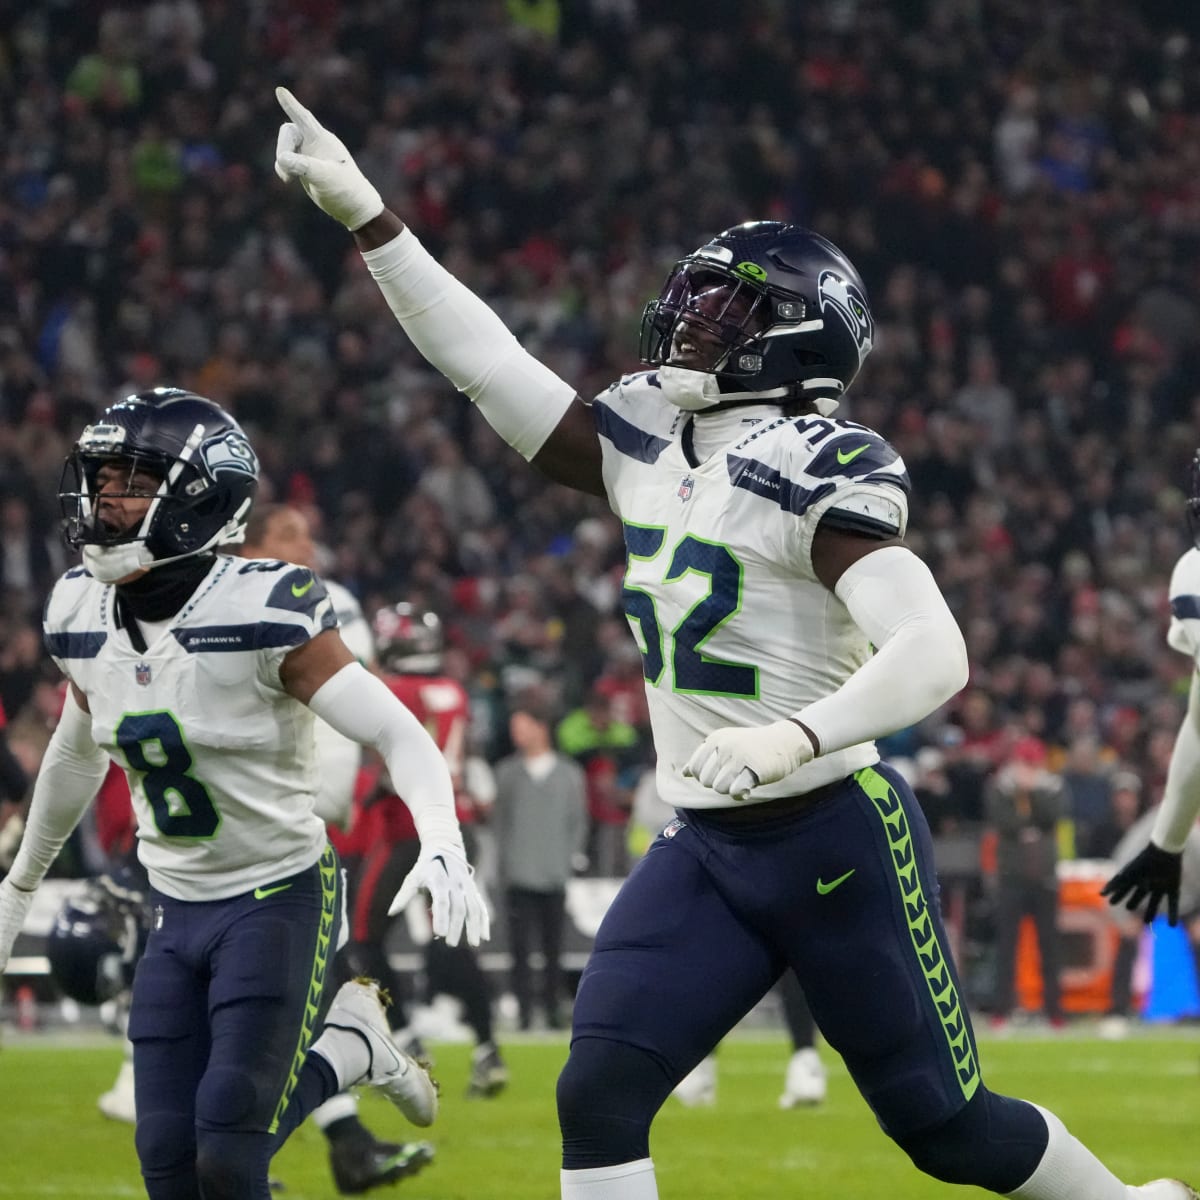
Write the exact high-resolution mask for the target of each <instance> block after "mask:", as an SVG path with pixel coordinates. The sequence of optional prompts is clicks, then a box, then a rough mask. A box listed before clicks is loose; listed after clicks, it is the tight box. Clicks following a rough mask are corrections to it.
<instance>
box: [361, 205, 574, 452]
mask: <svg viewBox="0 0 1200 1200" xmlns="http://www.w3.org/2000/svg"><path fill="white" fill-rule="evenodd" d="M363 261H364V262H365V263H366V264H367V268H368V269H369V270H370V272H371V274H372V276H374V279H375V282H376V283H377V284H378V285H379V290H380V291H381V292H382V293H383V297H384V299H385V300H386V301H387V302H388V307H389V308H390V309H391V310H392V312H393V313H394V314H395V317H396V320H397V321H399V322H400V325H401V327H402V328H403V329H404V332H405V333H407V334H408V336H409V338H410V339H411V340H412V343H413V345H414V346H416V348H417V349H418V350H419V351H420V352H421V354H422V355H423V356H424V357H425V359H426V360H427V361H428V362H429V363H431V364H432V365H433V366H435V367H436V368H437V369H438V370H439V371H441V373H442V374H443V375H445V376H446V378H447V379H449V380H450V382H451V383H452V384H454V386H455V387H456V388H458V390H459V391H460V392H465V393H466V394H467V395H468V396H469V397H470V398H471V399H472V400H474V401H475V404H476V406H477V407H478V409H479V411H480V412H481V413H482V414H483V415H484V417H485V419H486V420H487V422H488V424H489V425H491V426H492V428H493V429H495V431H496V432H497V433H498V434H499V435H500V436H501V437H502V438H503V439H504V440H505V441H506V442H507V443H508V444H509V445H510V446H512V448H513V449H514V450H517V451H519V452H520V453H521V454H522V455H524V457H525V458H526V459H531V458H533V456H534V455H535V454H537V452H538V451H539V450H540V449H541V448H542V446H543V445H544V444H545V441H546V439H547V438H548V437H549V436H550V434H551V433H552V432H553V431H554V427H555V426H556V425H557V424H558V423H559V421H561V420H562V417H563V414H564V413H565V412H566V411H567V409H568V408H570V407H571V402H572V401H573V400H574V399H575V389H574V388H573V387H571V385H570V384H569V383H565V382H564V381H563V380H561V379H559V377H558V376H557V375H555V373H554V372H553V371H551V370H550V368H549V367H547V366H544V365H543V364H542V363H540V362H538V360H537V359H536V358H534V357H533V355H531V354H529V353H528V352H527V351H526V350H524V349H523V348H522V347H521V344H520V343H519V342H518V341H517V339H516V338H515V337H513V335H512V334H511V333H510V332H509V330H508V328H507V326H506V325H505V324H504V322H503V321H501V320H500V318H499V317H498V316H497V315H496V314H495V313H494V312H493V311H492V310H491V309H490V308H489V307H488V306H487V305H486V304H485V303H484V302H483V301H482V300H480V298H479V297H478V296H476V295H475V293H474V292H472V291H471V290H470V289H469V288H467V287H466V286H464V285H463V284H462V283H460V282H459V281H458V280H457V279H455V278H454V276H453V275H451V274H450V272H449V271H447V270H446V268H445V267H443V266H442V265H441V264H440V263H439V262H437V261H436V260H435V259H434V258H433V257H432V256H431V255H430V254H429V252H428V251H427V250H426V249H425V247H424V246H422V245H421V243H420V242H419V241H418V240H417V237H416V235H415V234H414V233H413V232H412V230H411V229H405V230H404V232H403V233H401V234H400V235H399V236H398V237H395V238H393V239H392V240H391V241H390V242H388V243H386V245H383V246H377V247H376V248H375V249H374V250H366V251H364V252H363Z"/></svg>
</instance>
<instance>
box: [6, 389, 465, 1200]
mask: <svg viewBox="0 0 1200 1200" xmlns="http://www.w3.org/2000/svg"><path fill="white" fill-rule="evenodd" d="M257 481H258V462H257V458H256V456H255V454H254V451H253V449H252V448H251V446H250V443H249V441H248V440H247V438H246V436H245V434H244V433H243V432H242V430H241V428H240V427H239V426H238V424H237V422H236V421H234V420H233V418H232V417H230V416H229V414H228V413H226V412H225V411H224V410H223V409H221V408H220V407H219V406H218V405H216V404H213V403H212V402H211V401H209V400H206V399H204V398H203V397H200V396H196V395H194V394H192V393H190V392H186V391H181V390H178V389H173V388H159V389H155V390H153V391H149V392H143V393H138V394H136V395H133V396H129V397H127V398H126V399H124V400H122V401H121V402H119V403H117V404H115V405H113V406H111V407H110V408H108V409H107V410H105V412H104V413H103V414H102V415H101V416H100V417H99V418H98V419H97V421H96V422H95V423H94V424H92V425H89V426H88V427H87V428H86V429H85V430H84V432H83V434H82V435H81V436H80V438H79V441H78V442H77V443H76V444H75V447H74V450H73V452H72V454H71V455H70V457H69V458H68V460H67V466H66V469H65V471H64V476H63V481H62V484H61V485H60V490H59V496H60V502H61V504H62V506H63V512H64V514H65V522H64V531H65V534H66V537H67V540H68V542H69V543H70V544H71V545H73V546H74V547H77V548H79V549H81V550H82V553H83V566H82V567H77V568H75V569H73V570H70V571H68V572H67V573H66V574H65V575H64V576H63V577H62V578H61V579H60V580H59V581H58V582H57V583H56V584H55V586H54V589H53V591H52V592H51V594H50V597H49V600H48V602H47V605H46V612H45V617H44V628H45V641H46V645H47V648H48V649H49V651H50V654H51V655H52V657H53V658H54V659H55V661H56V662H57V663H58V665H59V666H60V668H61V669H62V670H63V672H64V674H65V675H66V676H67V678H68V680H69V682H70V687H69V689H68V694H67V698H66V704H65V706H64V709H63V713H62V717H61V719H60V720H59V723H58V726H57V727H56V729H55V732H54V734H53V736H52V738H51V740H50V743H49V745H48V747H47V749H46V753H45V756H44V758H43V760H42V765H41V769H40V771H39V773H38V777H37V780H36V782H35V784H34V792H33V797H32V799H31V802H30V809H29V818H28V823H27V827H26V833H25V837H24V839H23V841H22V843H21V848H20V850H19V851H18V853H17V857H16V860H15V861H14V863H13V867H12V870H11V871H10V873H9V874H8V875H7V876H6V877H5V879H4V880H3V882H0V970H2V969H3V966H4V964H5V963H6V962H7V961H8V957H9V955H10V953H11V950H12V945H13V942H14V941H15V939H16V936H17V932H18V931H19V929H20V928H21V925H22V923H23V920H24V917H25V914H26V913H27V912H28V910H29V907H30V904H31V902H32V899H33V893H34V890H35V889H36V888H37V886H38V885H39V883H40V882H41V880H42V878H43V877H44V876H45V873H46V871H47V870H48V869H49V867H50V865H51V863H52V862H53V861H54V858H55V857H56V855H57V854H58V851H59V850H60V848H61V847H62V845H63V842H64V840H65V839H66V838H67V837H68V836H69V834H70V833H71V831H72V830H73V829H74V827H75V826H76V824H77V823H78V821H79V820H80V818H81V816H82V815H83V812H84V811H85V809H86V808H87V805H88V804H89V803H90V801H91V800H92V798H93V796H94V795H95V793H96V790H97V789H98V788H99V786H100V784H101V781H102V780H103V778H104V776H105V773H106V770H107V765H108V762H109V759H110V758H111V759H112V760H114V761H116V762H118V763H119V764H120V765H121V766H122V767H123V768H124V769H125V771H126V774H127V776H128V779H129V785H130V792H131V795H132V798H133V804H134V809H135V811H136V813H137V818H138V857H139V859H140V861H141V863H142V864H143V866H145V868H146V871H147V873H148V875H149V879H150V885H151V890H150V903H151V905H152V907H153V918H152V929H151V931H150V935H149V937H148V939H147V944H146V948H145V951H144V953H143V955H142V958H141V960H140V962H139V963H138V966H137V971H136V974H135V977H134V982H133V995H132V999H131V1007H130V1015H129V1038H130V1040H131V1041H132V1042H133V1046H134V1075H135V1089H136V1103H137V1115H138V1123H137V1132H136V1145H137V1153H138V1158H139V1161H140V1164H141V1169H142V1176H143V1179H144V1181H145V1186H146V1191H147V1193H148V1195H149V1196H150V1198H151V1200H179V1198H181V1197H198V1196H200V1195H203V1196H204V1197H205V1198H206V1200H268V1197H269V1194H270V1192H269V1186H268V1177H267V1168H268V1164H269V1162H270V1159H271V1156H272V1154H273V1153H274V1152H275V1150H276V1149H277V1148H278V1146H279V1145H280V1144H281V1142H282V1141H283V1139H284V1138H285V1137H287V1135H288V1134H289V1133H290V1132H291V1130H292V1129H294V1128H295V1127H296V1125H297V1124H299V1122H300V1121H301V1120H303V1119H304V1117H305V1116H306V1115H307V1114H308V1113H309V1112H311V1111H312V1110H313V1109H314V1108H315V1107H316V1106H317V1105H318V1104H320V1103H322V1102H323V1101H325V1100H327V1099H329V1098H330V1097H331V1096H333V1095H334V1094H335V1093H337V1092H339V1091H342V1090H344V1089H345V1088H346V1087H349V1086H351V1085H353V1084H355V1083H358V1082H367V1083H370V1084H372V1085H374V1086H376V1087H378V1088H379V1089H380V1090H382V1091H383V1092H384V1093H385V1094H386V1095H387V1096H388V1098H389V1099H390V1100H391V1101H392V1102H393V1103H394V1104H395V1105H396V1106H397V1107H398V1108H399V1109H400V1111H401V1112H402V1113H403V1114H404V1115H405V1116H406V1117H408V1119H409V1120H411V1121H413V1123H415V1124H418V1125H428V1124H429V1123H430V1122H431V1121H432V1120H433V1118H434V1116H435V1114H436V1109H437V1093H436V1089H435V1087H434V1084H433V1081H432V1080H431V1079H430V1078H429V1075H428V1074H427V1072H426V1071H425V1070H424V1068H422V1067H421V1066H420V1065H419V1064H417V1063H416V1062H415V1061H413V1060H412V1059H410V1058H408V1057H407V1056H406V1055H404V1054H403V1053H402V1052H401V1051H400V1050H399V1049H398V1048H397V1047H396V1046H395V1045H394V1044H393V1043H392V1041H391V1038H390V1034H389V1030H388V1027H387V1023H386V1019H385V1016H384V1011H383V1006H382V1004H381V1002H380V999H379V994H378V986H377V985H376V984H374V983H373V982H367V981H352V982H349V983H347V984H345V985H344V986H343V987H342V988H341V989H339V990H338V992H337V994H336V995H335V996H334V997H333V1000H332V1003H331V1004H330V1005H329V1008H328V1012H327V1014H326V1017H325V1023H324V1027H323V1028H321V1013H322V1011H323V1010H324V1006H325V994H326V982H327V980H328V979H329V971H328V967H329V963H330V960H331V958H332V956H333V954H334V953H335V951H336V949H337V947H338V945H339V943H340V941H341V940H342V938H343V936H344V930H343V919H342V882H341V872H340V871H339V869H338V861H337V855H336V853H335V852H334V850H333V848H332V847H331V846H330V845H329V843H328V840H327V838H326V834H325V825H324V823H323V822H322V821H321V820H320V818H319V817H317V816H316V814H315V812H314V811H313V805H314V801H315V792H316V787H317V781H316V763H315V752H314V741H313V732H312V721H313V714H316V715H317V716H319V717H321V718H322V719H324V720H326V721H328V722H329V723H330V724H331V725H332V726H333V727H334V728H335V729H337V730H338V731H339V732H340V733H342V734H343V735H345V736H346V737H350V738H353V739H355V740H356V741H359V742H361V743H364V744H368V745H371V746H373V747H374V748H375V749H376V750H377V751H378V752H379V753H380V754H381V756H382V757H383V758H384V760H385V761H386V762H387V763H388V764H389V767H390V769H391V770H392V771H393V774H394V776H395V778H396V779H397V780H398V781H403V784H402V787H403V790H404V795H405V799H406V801H407V803H408V804H409V806H410V808H411V809H412V811H413V813H414V819H415V821H416V824H417V827H418V829H419V831H420V834H421V855H420V858H419V860H418V862H417V863H416V865H415V866H414V869H413V872H412V874H410V875H409V877H408V878H407V879H406V880H405V881H404V884H403V885H402V887H401V888H400V891H399V893H398V894H397V897H396V901H395V903H396V904H397V905H399V906H403V905H406V904H407V903H408V902H409V899H410V898H411V896H412V895H414V894H415V893H416V892H417V891H418V890H420V889H426V890H428V891H429V892H430V894H431V896H432V899H433V928H434V931H435V933H436V934H438V935H439V936H443V937H445V938H446V939H447V941H449V942H451V943H457V941H458V940H459V938H460V937H461V936H462V935H463V933H464V931H465V934H466V936H467V938H468V940H469V941H470V942H472V943H477V942H479V941H480V940H481V939H483V938H485V937H486V936H487V932H488V914H487V910H486V908H485V907H484V904H483V900H482V898H481V897H480V895H479V893H478V891H477V890H476V888H475V884H474V881H473V880H472V878H471V869H470V867H469V865H468V863H467V859H466V855H465V853H464V850H463V842H462V835H461V833H460V831H459V828H458V821H457V819H456V817H455V815H454V797H453V790H452V788H451V784H450V776H449V772H448V771H447V770H446V767H445V763H444V762H443V760H442V757H441V754H440V753H439V752H438V749H437V746H436V745H435V744H434V742H433V740H432V739H431V738H430V737H429V736H428V734H427V733H426V732H425V731H424V729H422V728H421V726H420V724H419V723H418V722H416V721H415V720H414V719H413V718H412V716H411V714H409V712H408V711H407V710H406V709H405V708H404V706H403V705H402V704H400V703H399V702H397V701H396V699H395V698H394V697H393V696H392V695H391V693H390V692H388V690H387V688H385V687H384V686H383V685H382V684H381V683H380V682H379V680H378V679H376V678H375V677H374V676H373V675H371V674H370V673H369V672H367V671H366V670H364V669H363V667H362V666H361V665H360V664H359V663H357V662H356V661H355V660H354V656H353V655H352V654H351V653H350V651H349V650H348V649H347V648H346V646H345V644H344V643H343V642H342V640H341V638H340V637H339V636H338V632H337V628H336V618H335V617H334V614H333V607H332V605H331V603H330V601H329V598H328V595H327V593H326V591H325V588H324V586H323V584H322V583H321V581H320V580H319V579H318V578H317V577H316V576H315V575H314V574H313V573H312V571H310V570H309V569H308V568H306V567H300V566H293V565H291V564H288V563H284V562H277V561H267V560H261V559H253V560H246V559H242V558H239V557H234V556H232V555H230V554H229V553H226V552H224V548H225V547H228V546H233V545H236V544H237V543H238V542H240V541H241V540H242V538H243V537H244V534H245V523H246V517H247V515H248V513H249V511H250V507H251V505H252V503H253V499H254V494H255V490H256V487H257Z"/></svg>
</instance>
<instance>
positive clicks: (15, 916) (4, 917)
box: [0, 877, 33, 973]
mask: <svg viewBox="0 0 1200 1200" xmlns="http://www.w3.org/2000/svg"><path fill="white" fill-rule="evenodd" d="M32 903H33V893H32V892H23V891H21V889H20V888H19V887H17V886H16V885H15V884H14V883H13V882H12V880H11V879H8V878H7V877H5V878H4V879H2V880H0V973H2V972H3V971H4V968H5V967H7V966H8V956H9V955H10V954H11V953H12V948H13V942H15V941H16V940H17V934H18V933H20V932H21V926H22V925H24V924H25V915H26V914H27V913H28V912H29V906H30V905H31V904H32Z"/></svg>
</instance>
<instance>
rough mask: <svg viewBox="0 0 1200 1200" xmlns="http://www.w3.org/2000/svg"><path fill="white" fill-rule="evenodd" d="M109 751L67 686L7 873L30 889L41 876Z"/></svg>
mask: <svg viewBox="0 0 1200 1200" xmlns="http://www.w3.org/2000/svg"><path fill="white" fill-rule="evenodd" d="M108 763H109V759H108V755H107V754H105V752H104V751H103V750H101V749H100V747H99V746H97V745H96V742H95V739H94V738H93V737H92V718H91V716H90V715H89V714H88V713H86V712H84V711H83V709H81V708H80V707H79V705H78V704H77V703H76V702H75V698H74V696H73V695H72V694H71V692H70V689H68V691H67V700H66V704H65V705H64V707H63V713H62V716H61V717H60V718H59V722H58V726H57V728H56V729H55V730H54V734H53V736H52V737H51V738H50V742H49V745H47V747H46V753H45V755H44V756H43V758H42V766H41V770H39V772H38V777H37V781H36V782H35V783H34V785H33V797H32V799H31V800H30V802H29V813H28V815H27V817H26V818H25V834H24V836H23V837H22V839H21V848H20V849H19V850H18V851H17V856H16V859H15V860H14V861H13V866H12V870H11V871H10V872H9V878H10V880H11V881H12V883H13V885H14V886H15V887H18V888H20V889H21V890H22V891H26V892H31V891H33V890H34V888H36V887H37V886H38V884H40V883H41V882H42V879H43V878H44V877H45V875H46V872H47V871H48V870H49V869H50V865H51V864H52V863H53V862H54V860H55V859H56V858H57V857H58V852H59V851H60V850H61V849H62V847H63V843H64V842H65V841H66V840H67V838H69V837H70V836H71V832H72V830H74V828H75V826H76V825H78V824H79V821H80V818H81V817H82V816H83V814H84V813H85V812H86V811H87V806H88V805H89V804H90V803H91V802H92V799H93V797H94V796H95V795H96V792H97V791H98V790H99V788H100V785H101V784H102V783H103V782H104V777H105V775H106V774H107V773H108Z"/></svg>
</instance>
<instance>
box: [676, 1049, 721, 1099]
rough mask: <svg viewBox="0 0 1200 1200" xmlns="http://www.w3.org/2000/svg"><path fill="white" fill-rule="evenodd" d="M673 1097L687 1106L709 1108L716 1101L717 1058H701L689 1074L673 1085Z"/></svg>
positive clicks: (710, 1056)
mask: <svg viewBox="0 0 1200 1200" xmlns="http://www.w3.org/2000/svg"><path fill="white" fill-rule="evenodd" d="M674 1095H675V1099H676V1100H678V1101H679V1103H680V1104H682V1105H684V1106H685V1107H687V1108H711V1107H712V1106H713V1105H714V1104H716V1102H717V1060H716V1057H715V1056H714V1055H712V1054H710V1055H709V1056H708V1057H707V1058H702V1059H701V1060H700V1061H699V1062H698V1063H697V1064H696V1065H695V1067H693V1068H692V1071H691V1073H690V1074H688V1075H685V1076H684V1077H683V1078H682V1079H681V1080H680V1081H679V1082H678V1083H677V1084H676V1085H675V1092H674Z"/></svg>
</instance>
